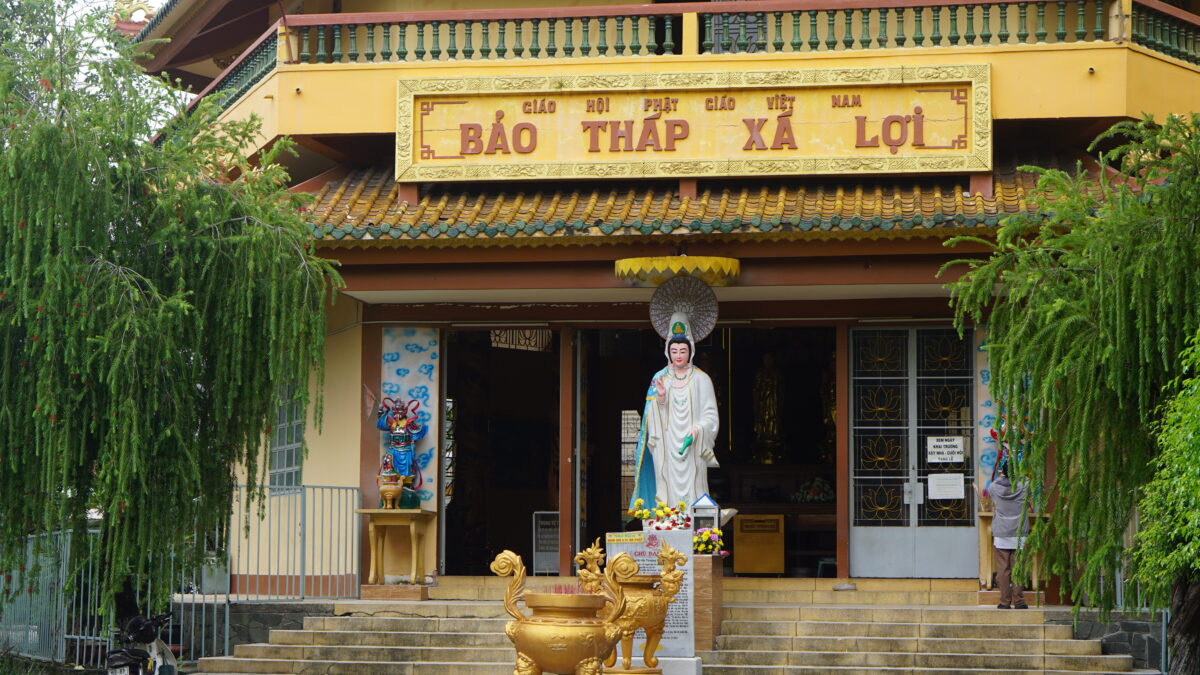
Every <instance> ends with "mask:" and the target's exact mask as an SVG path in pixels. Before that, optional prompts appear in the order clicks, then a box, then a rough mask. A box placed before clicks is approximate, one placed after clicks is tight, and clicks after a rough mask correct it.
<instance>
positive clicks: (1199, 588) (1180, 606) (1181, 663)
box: [1167, 579, 1200, 675]
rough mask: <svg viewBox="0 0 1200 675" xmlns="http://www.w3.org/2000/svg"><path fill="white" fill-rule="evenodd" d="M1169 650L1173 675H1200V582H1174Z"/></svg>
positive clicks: (1169, 626) (1178, 580)
mask: <svg viewBox="0 0 1200 675" xmlns="http://www.w3.org/2000/svg"><path fill="white" fill-rule="evenodd" d="M1167 649H1168V650H1169V652H1170V654H1171V667H1170V670H1169V671H1168V672H1169V673H1170V675H1200V581H1186V580H1184V579H1176V580H1175V585H1174V588H1173V590H1172V592H1171V622H1170V623H1169V624H1167Z"/></svg>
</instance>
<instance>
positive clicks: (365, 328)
mask: <svg viewBox="0 0 1200 675" xmlns="http://www.w3.org/2000/svg"><path fill="white" fill-rule="evenodd" d="M1195 10H1196V6H1195V3H1194V2H1190V0H1188V1H1184V2H1181V3H1175V4H1167V3H1164V2H1161V1H1160V0H1059V1H1055V2H1045V1H1030V2H1001V1H993V0H946V1H945V2H934V3H929V2H915V1H910V0H881V1H878V2H872V1H871V0H856V1H854V2H824V3H823V2H814V1H813V0H752V1H744V2H711V3H709V2H695V3H677V4H667V3H664V4H646V5H612V4H607V3H601V2H587V1H581V0H526V1H525V2H521V0H510V1H507V2H506V1H503V0H455V1H454V2H431V1H428V0H294V1H292V2H287V1H284V2H278V1H277V0H240V1H238V2H233V1H231V0H171V1H170V2H167V3H166V4H165V6H164V7H163V8H162V9H161V11H159V13H158V14H157V15H155V16H154V17H153V19H151V20H150V22H149V23H148V24H147V25H146V26H145V27H144V28H142V29H141V31H140V33H138V35H137V36H136V39H138V40H140V41H142V42H143V43H144V44H145V45H146V51H147V52H148V55H149V57H148V60H147V64H148V69H149V70H150V71H151V72H156V73H157V72H165V73H168V74H169V75H171V76H172V77H175V78H178V79H179V80H180V81H181V82H182V83H184V84H185V85H188V86H191V87H193V88H194V90H196V91H198V92H199V94H200V95H199V97H198V99H197V100H199V99H201V98H204V99H213V100H215V101H217V104H218V105H219V106H220V107H221V109H222V110H223V113H222V114H223V115H224V116H225V117H227V118H237V119H241V118H246V117H248V116H250V115H257V116H258V117H259V118H260V119H261V120H262V122H263V135H262V138H261V139H260V142H261V148H267V147H269V146H270V145H271V144H272V143H273V142H275V140H276V139H278V138H280V137H283V136H289V137H291V138H293V139H295V141H296V142H297V144H298V149H299V152H298V154H297V155H296V156H289V157H285V158H284V162H285V163H286V164H287V166H288V168H289V170H290V171H291V175H292V177H293V179H294V183H295V186H294V188H293V189H294V190H295V191H298V192H306V193H310V194H311V195H312V202H311V205H310V206H309V207H308V208H307V211H306V215H307V217H308V220H309V222H310V223H311V226H312V234H313V237H314V239H315V240H316V241H317V244H318V247H319V250H320V252H321V254H322V255H324V256H326V257H329V258H332V259H335V260H337V261H338V262H339V263H340V265H341V267H340V272H341V274H342V276H343V278H344V280H345V287H344V288H343V289H341V291H340V293H339V295H338V297H337V300H336V302H334V303H333V304H331V306H330V307H329V308H328V326H329V337H328V342H327V347H326V363H325V370H326V379H325V388H324V397H325V409H324V419H323V424H322V425H321V426H320V427H319V428H318V427H317V426H314V425H313V424H312V423H311V421H306V420H304V419H303V418H302V416H301V415H300V411H296V410H283V411H281V413H280V418H279V426H278V428H277V431H278V433H277V434H276V438H275V441H274V443H273V449H272V455H271V463H270V467H269V473H268V475H266V476H264V477H263V480H265V481H267V482H269V483H271V484H272V485H276V486H281V487H286V486H298V485H320V486H333V487H349V488H357V489H358V490H359V491H360V492H359V494H360V496H361V502H362V504H361V505H362V506H363V507H364V508H376V507H377V506H378V504H379V500H380V489H379V485H378V482H377V475H378V473H379V469H380V458H381V453H382V451H383V449H384V444H385V439H384V438H383V435H382V434H381V431H380V429H379V427H378V418H377V410H378V407H379V406H380V405H381V404H383V403H385V402H388V403H389V404H391V403H395V404H398V405H403V406H412V407H406V408H405V409H406V410H407V411H409V412H410V414H411V415H412V416H413V417H414V418H416V419H417V420H419V422H420V424H421V425H423V426H424V427H426V433H425V435H424V436H423V437H422V438H421V439H420V440H419V441H416V442H415V447H414V455H413V466H414V467H415V469H414V471H413V473H414V480H413V481H412V483H411V487H412V489H413V490H414V491H415V493H416V498H417V499H418V500H419V508H420V509H422V510H424V511H427V512H429V514H428V515H427V517H423V518H422V519H421V520H420V522H419V524H418V527H419V528H421V534H423V539H421V541H423V543H424V546H423V549H424V550H423V551H422V556H423V558H424V559H423V561H422V563H423V565H422V567H423V568H424V570H425V571H426V572H427V573H428V572H433V571H436V572H437V573H438V574H441V575H482V574H487V564H488V563H489V562H490V561H491V560H492V558H493V557H494V556H495V554H496V553H497V552H499V551H500V550H503V549H511V550H513V551H515V552H517V553H519V554H521V555H522V557H523V558H525V560H526V561H527V563H529V564H531V567H533V568H536V565H535V564H534V563H533V562H532V561H534V560H535V558H537V561H538V562H537V564H541V565H544V567H543V568H540V569H541V571H546V572H555V571H562V572H567V571H568V570H570V569H571V564H570V561H571V559H572V558H573V556H574V555H575V553H576V552H578V551H579V550H581V548H582V547H585V546H586V545H587V543H588V542H591V541H592V540H593V539H595V538H597V537H602V536H603V535H604V533H606V532H613V531H620V530H626V529H630V528H631V527H636V523H632V522H631V519H630V516H629V515H628V513H627V506H628V503H629V499H630V496H631V493H632V490H633V481H634V473H635V470H636V461H635V451H636V448H637V443H638V437H639V430H640V428H641V424H642V419H641V418H642V414H643V408H644V406H645V399H646V391H647V384H648V383H649V382H650V377H651V375H652V374H654V373H655V372H656V371H658V370H660V369H662V368H663V367H664V366H665V365H666V358H665V356H664V351H663V342H662V339H661V338H660V337H659V335H658V334H657V333H656V332H655V331H654V329H653V328H652V327H651V325H650V319H649V310H648V303H649V301H650V299H651V296H652V294H653V292H654V288H655V286H657V285H658V284H659V283H660V282H661V281H663V280H665V279H668V278H671V277H673V276H679V275H686V276H693V277H696V278H699V279H701V280H703V281H705V283H707V284H709V285H710V286H712V287H713V288H714V290H715V294H716V298H717V301H718V303H719V316H718V318H717V321H716V325H715V328H714V329H713V330H712V332H711V334H709V335H708V336H707V337H706V338H705V339H703V340H701V341H700V342H699V343H698V344H697V345H696V354H695V363H696V365H697V366H698V367H699V368H701V369H703V370H704V372H706V373H707V374H708V375H709V377H710V378H711V380H712V383H713V389H714V393H715V396H716V399H717V404H718V409H719V414H720V428H719V431H718V432H717V435H716V438H715V442H714V445H713V450H714V454H715V457H716V460H717V462H718V463H719V467H718V468H711V469H709V470H708V471H709V473H708V485H709V488H710V492H711V495H710V496H711V497H712V498H713V500H715V501H716V502H717V503H719V504H720V505H721V507H727V508H736V509H737V510H738V513H739V515H738V518H737V520H735V521H732V522H730V523H729V525H728V526H727V527H726V541H727V544H728V545H729V548H730V550H731V551H732V556H731V557H730V558H729V559H728V560H727V561H726V563H725V564H726V574H727V575H735V574H755V573H767V574H781V575H785V576H795V577H817V576H837V577H843V578H845V577H898V578H955V579H970V578H974V577H979V578H980V579H981V581H983V582H985V583H986V582H987V580H988V579H989V578H990V568H989V567H988V565H989V564H990V562H989V561H988V560H986V559H985V558H987V556H988V555H989V553H988V551H989V550H990V549H989V548H987V545H988V543H989V542H988V541H987V540H986V539H982V540H981V527H983V526H984V524H985V520H986V518H987V516H988V514H989V511H988V505H987V504H986V503H980V502H981V500H980V499H979V498H978V497H977V489H978V488H980V487H982V485H984V484H986V482H987V481H988V480H989V479H990V476H991V473H992V467H993V465H994V463H995V457H996V446H995V442H994V441H993V439H992V438H991V436H990V434H989V430H990V429H991V428H992V426H993V422H994V420H995V415H996V414H997V410H996V406H995V403H994V401H993V400H992V398H991V396H990V394H989V392H988V389H987V384H988V364H987V354H986V350H985V348H984V346H985V344H986V340H987V333H986V327H985V326H966V327H963V330H961V331H960V330H958V329H956V328H955V327H954V326H953V325H952V319H951V310H950V307H949V304H948V299H949V294H948V291H947V290H946V288H945V283H946V282H947V281H950V280H952V279H954V278H955V277H956V276H957V275H958V274H959V273H961V271H962V267H961V266H955V265H951V264H949V263H951V262H952V261H954V260H956V259H960V258H966V257H972V256H979V255H983V254H984V253H985V251H986V247H984V246H982V245H979V244H975V243H961V244H958V245H957V246H954V247H952V248H951V247H947V245H946V244H947V242H948V241H949V240H950V239H952V238H954V237H959V236H963V235H973V236H978V237H983V238H987V237H988V236H990V234H991V233H992V232H994V230H995V228H996V227H997V225H998V223H999V222H1000V221H1001V220H1003V219H1004V218H1006V217H1008V216H1011V215H1014V214H1020V213H1032V212H1034V210H1035V206H1034V204H1033V203H1032V201H1031V192H1032V189H1033V187H1034V183H1035V177H1034V176H1033V175H1032V174H1029V173H1026V172H1022V171H1020V169H1019V167H1022V166H1024V165H1036V166H1041V167H1049V168H1061V169H1065V170H1074V168H1075V167H1076V166H1080V167H1082V168H1084V169H1087V170H1095V169H1096V168H1097V165H1096V163H1095V161H1094V160H1093V159H1092V156H1091V155H1089V154H1088V145H1089V142H1090V141H1091V139H1092V138H1094V137H1095V136H1096V135H1097V134H1098V133H1099V132H1101V131H1103V130H1105V129H1107V128H1108V127H1109V126H1110V125H1111V124H1113V123H1114V122H1116V121H1119V120H1125V119H1133V118H1139V117H1141V116H1142V115H1143V114H1152V115H1155V116H1159V117H1161V116H1164V115H1167V114H1171V113H1174V112H1186V111H1192V110H1195V109H1197V108H1198V107H1200V105H1198V104H1200V96H1198V95H1197V94H1196V92H1197V91H1200V75H1198V67H1200V66H1198V65H1197V64H1200V40H1198V36H1200V17H1197V16H1196V15H1195V14H1194V13H1193V12H1194V11H1195ZM159 38H169V40H166V41H162V40H159ZM412 401H415V402H416V405H415V406H414V405H412V403H411V402H412ZM301 439H303V443H306V444H307V447H308V454H307V456H303V455H302V453H300V452H299V447H300V445H301V442H302V441H301ZM535 514H540V515H535ZM348 518H349V519H351V522H352V526H353V527H360V525H359V520H360V519H359V518H358V516H355V515H353V514H350V515H349V516H348ZM555 523H557V526H555V525H554V524H555ZM361 527H362V528H363V530H362V532H363V534H362V536H361V537H360V539H356V540H355V541H360V540H361V545H362V547H363V550H364V555H363V558H362V560H363V565H364V567H365V565H366V564H367V555H366V553H365V550H366V546H367V541H368V538H369V537H368V536H367V533H366V529H365V528H366V525H361ZM739 538H740V540H739ZM412 541H414V542H415V541H417V539H416V538H413V539H412ZM981 541H982V545H981ZM309 545H313V546H321V545H322V544H321V543H320V542H315V543H314V542H310V544H309ZM325 545H326V546H328V542H326V544H325ZM388 546H390V547H393V548H394V550H392V551H390V552H391V553H393V554H394V555H391V556H390V557H388V559H389V560H391V561H392V562H390V563H388V564H387V565H385V566H384V569H382V575H383V576H384V577H385V578H386V577H390V576H393V575H396V576H403V575H404V574H410V575H411V573H410V572H409V570H410V569H412V568H410V567H409V562H405V560H406V556H408V551H409V546H410V543H409V540H408V539H407V538H405V541H395V542H391V543H389V544H388ZM740 551H741V552H744V555H742V554H740V553H739V552H740ZM981 551H982V556H981ZM535 571H538V570H537V569H535ZM233 572H234V573H236V572H237V571H236V570H234V571H233ZM310 573H312V574H317V573H320V572H319V570H310ZM363 574H364V575H366V574H367V571H366V570H365V569H364V570H363ZM365 578H366V577H365V576H364V579H365Z"/></svg>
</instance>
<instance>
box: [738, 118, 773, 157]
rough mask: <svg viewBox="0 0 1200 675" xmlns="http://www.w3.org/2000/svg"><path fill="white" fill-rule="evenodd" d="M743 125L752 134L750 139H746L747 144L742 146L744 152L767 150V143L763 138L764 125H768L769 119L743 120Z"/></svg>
mask: <svg viewBox="0 0 1200 675" xmlns="http://www.w3.org/2000/svg"><path fill="white" fill-rule="evenodd" d="M742 123H743V124H745V125H746V130H747V131H749V132H750V137H749V138H747V139H746V144H745V145H743V146H742V149H743V150H766V149H767V143H766V141H764V140H763V137H762V128H763V125H764V124H766V123H767V118H765V117H760V118H758V119H749V118H746V119H743V120H742Z"/></svg>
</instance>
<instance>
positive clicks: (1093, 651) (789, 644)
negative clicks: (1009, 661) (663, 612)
mask: <svg viewBox="0 0 1200 675" xmlns="http://www.w3.org/2000/svg"><path fill="white" fill-rule="evenodd" d="M717 646H718V648H719V649H720V650H721V651H725V650H738V651H781V652H783V651H803V652H816V651H836V652H910V653H917V652H920V653H929V654H947V653H963V654H1020V655H1031V656H1035V655H1036V656H1040V655H1045V654H1055V655H1076V656H1084V655H1098V654H1100V643H1099V642H1094V641H1091V640H1043V639H1040V638H1039V639H1003V640H1000V639H996V638H993V637H988V638H965V639H964V638H913V637H825V636H821V637H761V636H721V637H719V638H717Z"/></svg>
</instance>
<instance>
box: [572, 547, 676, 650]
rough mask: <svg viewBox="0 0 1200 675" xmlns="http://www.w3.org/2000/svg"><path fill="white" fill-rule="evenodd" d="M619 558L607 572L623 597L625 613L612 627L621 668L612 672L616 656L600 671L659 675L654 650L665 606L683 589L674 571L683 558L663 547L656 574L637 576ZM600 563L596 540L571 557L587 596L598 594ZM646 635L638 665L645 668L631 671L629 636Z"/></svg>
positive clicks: (663, 621)
mask: <svg viewBox="0 0 1200 675" xmlns="http://www.w3.org/2000/svg"><path fill="white" fill-rule="evenodd" d="M622 556H625V557H628V554H625V553H622V554H621V555H619V556H617V557H616V558H613V560H612V561H611V562H610V563H609V564H608V568H607V571H608V572H614V574H613V575H612V576H613V578H615V579H617V581H618V583H620V585H621V587H622V590H623V591H624V593H625V611H623V612H621V613H620V614H619V615H618V616H617V618H616V624H617V625H618V626H620V627H621V638H620V639H621V654H622V658H621V668H619V669H614V668H613V666H614V665H615V664H616V662H617V652H616V650H615V649H614V650H613V653H612V654H611V655H610V656H609V657H608V659H607V660H606V661H605V662H604V667H605V668H606V669H609V672H613V673H661V672H662V669H661V668H658V667H657V666H658V657H657V656H655V654H654V652H655V651H657V650H658V644H659V641H660V640H662V635H663V629H664V628H665V624H666V620H667V606H668V605H670V604H671V603H672V602H675V594H676V593H678V592H679V589H680V587H682V586H683V570H680V569H676V567H677V566H679V565H684V564H686V563H687V557H686V556H684V554H682V553H680V552H679V551H676V550H675V549H674V548H671V545H670V544H667V543H665V542H664V543H663V545H662V548H661V549H659V551H658V565H659V569H660V570H661V572H660V573H659V574H638V571H639V570H638V567H637V563H636V562H633V559H632V558H630V559H629V562H631V563H632V564H633V570H632V572H630V571H629V570H628V569H626V567H627V566H626V565H625V564H624V561H623V560H622ZM602 562H604V549H602V548H600V540H599V539H597V540H596V541H595V542H593V543H592V545H591V547H590V548H588V549H587V550H585V551H583V552H582V553H580V554H579V555H577V556H575V564H576V565H579V568H580V569H579V578H580V579H582V580H583V587H584V589H585V590H587V591H589V592H591V593H599V592H600V590H601V588H600V582H601V578H602V577H601V576H600V564H601V563H602ZM639 628H641V629H642V630H644V631H646V645H645V647H644V648H643V649H642V662H643V663H645V664H646V667H645V668H634V667H633V666H632V664H633V635H634V633H636V632H637V629H639Z"/></svg>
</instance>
